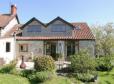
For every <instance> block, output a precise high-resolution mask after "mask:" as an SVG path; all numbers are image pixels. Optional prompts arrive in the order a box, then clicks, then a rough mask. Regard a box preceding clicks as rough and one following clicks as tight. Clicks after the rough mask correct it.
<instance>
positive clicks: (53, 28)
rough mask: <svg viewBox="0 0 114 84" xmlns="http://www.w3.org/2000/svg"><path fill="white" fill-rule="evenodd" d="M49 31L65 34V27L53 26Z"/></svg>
mask: <svg viewBox="0 0 114 84" xmlns="http://www.w3.org/2000/svg"><path fill="white" fill-rule="evenodd" d="M51 31H52V32H65V31H66V27H65V25H63V24H54V25H52V27H51Z"/></svg>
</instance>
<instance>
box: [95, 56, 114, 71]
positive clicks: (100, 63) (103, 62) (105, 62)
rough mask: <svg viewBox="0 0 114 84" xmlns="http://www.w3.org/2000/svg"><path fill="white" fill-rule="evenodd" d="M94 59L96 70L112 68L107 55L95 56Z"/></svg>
mask: <svg viewBox="0 0 114 84" xmlns="http://www.w3.org/2000/svg"><path fill="white" fill-rule="evenodd" d="M96 61H97V67H96V69H97V70H98V71H109V70H111V69H112V68H113V65H112V64H111V59H110V57H109V56H104V57H100V58H97V59H96Z"/></svg>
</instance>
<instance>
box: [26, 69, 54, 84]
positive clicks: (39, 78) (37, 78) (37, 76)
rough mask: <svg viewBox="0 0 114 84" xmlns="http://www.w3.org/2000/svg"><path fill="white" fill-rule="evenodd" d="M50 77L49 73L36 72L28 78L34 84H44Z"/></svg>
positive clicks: (51, 75) (50, 73) (51, 74)
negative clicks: (40, 83) (41, 83)
mask: <svg viewBox="0 0 114 84" xmlns="http://www.w3.org/2000/svg"><path fill="white" fill-rule="evenodd" d="M52 77H53V73H52V72H49V71H41V72H36V73H34V74H32V75H29V76H28V78H29V80H30V81H34V82H44V81H46V80H49V79H51V78H52Z"/></svg>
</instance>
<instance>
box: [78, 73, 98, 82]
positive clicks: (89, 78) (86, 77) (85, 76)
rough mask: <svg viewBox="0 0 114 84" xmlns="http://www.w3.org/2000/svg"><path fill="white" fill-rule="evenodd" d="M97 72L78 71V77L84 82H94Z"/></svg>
mask: <svg viewBox="0 0 114 84" xmlns="http://www.w3.org/2000/svg"><path fill="white" fill-rule="evenodd" d="M96 76H97V74H92V73H77V74H76V78H77V79H78V80H81V81H83V82H94V80H95V79H96Z"/></svg>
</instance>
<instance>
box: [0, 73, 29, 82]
mask: <svg viewBox="0 0 114 84" xmlns="http://www.w3.org/2000/svg"><path fill="white" fill-rule="evenodd" d="M0 84H30V83H29V81H28V79H26V78H23V77H20V76H15V75H10V74H0Z"/></svg>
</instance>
